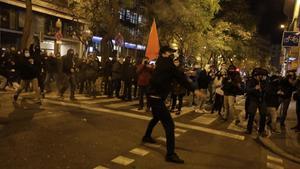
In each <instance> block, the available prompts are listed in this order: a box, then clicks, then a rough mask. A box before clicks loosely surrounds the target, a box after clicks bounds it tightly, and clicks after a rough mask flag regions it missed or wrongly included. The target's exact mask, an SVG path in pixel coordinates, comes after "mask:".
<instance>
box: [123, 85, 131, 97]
mask: <svg viewBox="0 0 300 169" xmlns="http://www.w3.org/2000/svg"><path fill="white" fill-rule="evenodd" d="M131 92H132V81H131V80H125V81H124V93H123V98H124V99H128V100H131V99H132V94H131Z"/></svg>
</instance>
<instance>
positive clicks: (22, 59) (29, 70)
mask: <svg viewBox="0 0 300 169" xmlns="http://www.w3.org/2000/svg"><path fill="white" fill-rule="evenodd" d="M16 65H17V66H16V68H17V72H18V73H19V76H20V78H21V82H20V86H19V88H18V89H17V91H16V92H15V94H14V96H13V102H14V103H16V102H17V100H18V97H19V95H20V93H21V92H22V91H23V90H24V89H26V88H28V87H29V85H30V83H32V88H33V90H34V91H35V95H36V100H35V101H36V103H38V104H41V103H42V102H41V97H40V96H41V95H40V88H39V85H38V76H39V74H40V71H39V63H38V61H37V60H36V58H35V57H34V56H32V55H30V52H29V50H28V49H25V50H23V52H22V53H21V54H20V56H19V58H18V59H17V64H16Z"/></svg>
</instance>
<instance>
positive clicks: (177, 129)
mask: <svg viewBox="0 0 300 169" xmlns="http://www.w3.org/2000/svg"><path fill="white" fill-rule="evenodd" d="M175 132H180V133H185V132H187V130H185V129H180V128H175Z"/></svg>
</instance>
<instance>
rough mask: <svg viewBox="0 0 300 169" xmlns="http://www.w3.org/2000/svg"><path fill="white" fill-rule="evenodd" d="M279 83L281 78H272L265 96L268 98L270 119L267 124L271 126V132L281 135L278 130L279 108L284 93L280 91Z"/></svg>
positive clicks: (268, 115)
mask: <svg viewBox="0 0 300 169" xmlns="http://www.w3.org/2000/svg"><path fill="white" fill-rule="evenodd" d="M279 82H280V81H279V77H277V76H275V75H274V76H272V77H271V78H270V81H269V83H267V87H266V96H265V97H266V98H267V99H266V105H267V117H269V120H268V122H267V124H269V125H270V127H271V131H272V132H275V133H279V130H278V129H277V117H278V114H277V110H278V107H279V97H280V95H281V94H282V91H280V90H279Z"/></svg>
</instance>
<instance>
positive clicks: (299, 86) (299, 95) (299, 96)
mask: <svg viewBox="0 0 300 169" xmlns="http://www.w3.org/2000/svg"><path fill="white" fill-rule="evenodd" d="M295 87H296V92H295V93H294V95H293V99H294V100H295V101H296V115H297V124H296V125H295V126H294V127H292V128H291V129H292V130H295V132H300V80H299V79H297V82H296V85H295Z"/></svg>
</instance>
